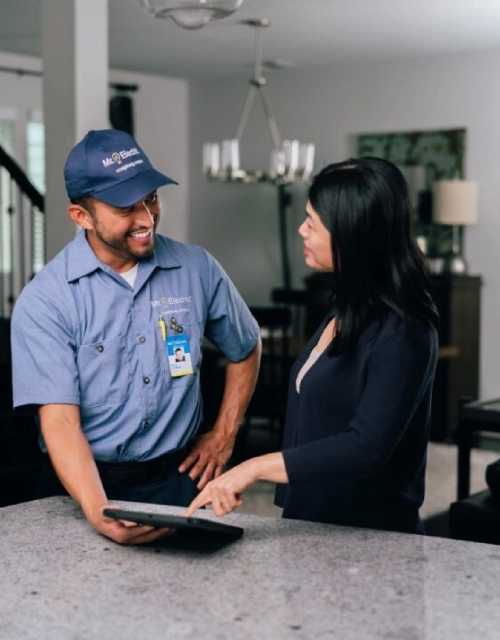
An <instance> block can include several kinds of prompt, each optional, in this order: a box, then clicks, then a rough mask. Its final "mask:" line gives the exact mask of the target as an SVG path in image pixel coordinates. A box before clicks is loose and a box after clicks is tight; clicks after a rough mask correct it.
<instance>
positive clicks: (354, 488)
mask: <svg viewBox="0 0 500 640" xmlns="http://www.w3.org/2000/svg"><path fill="white" fill-rule="evenodd" d="M331 317H332V314H330V315H329V316H327V317H326V318H325V319H324V321H323V323H322V325H321V326H320V327H319V328H318V330H317V331H316V333H315V334H314V336H313V337H312V338H311V340H310V342H309V344H308V346H307V347H306V349H305V350H304V352H303V354H302V355H301V356H300V357H299V358H298V359H297V361H296V362H295V364H294V366H293V368H292V375H291V378H290V387H289V391H288V403H287V415H286V424H285V433H284V439H283V447H282V448H283V456H284V459H285V466H286V470H287V473H288V478H289V484H288V485H278V488H277V490H276V496H275V503H276V504H277V505H278V506H280V507H282V508H283V517H285V518H296V519H300V520H314V521H318V522H329V523H334V524H342V525H351V526H361V527H370V528H376V529H390V530H395V531H407V532H414V533H421V532H423V527H422V523H421V520H420V518H419V514H418V510H419V507H420V506H421V504H422V502H423V499H424V488H425V487H424V480H425V465H426V450H427V442H428V439H429V431H430V416H431V394H432V385H433V381H434V375H435V369H436V362H437V344H438V341H437V332H436V330H435V329H429V328H426V327H423V326H422V325H420V324H418V323H417V322H415V321H413V320H410V319H407V320H402V319H401V318H400V317H399V316H397V315H396V314H395V313H394V312H392V311H390V312H389V313H388V314H387V317H386V318H385V320H383V321H382V323H374V324H372V325H371V326H370V327H369V328H368V329H367V330H366V331H365V332H364V333H363V334H362V336H361V338H360V340H359V343H358V346H357V347H356V349H355V350H354V351H353V352H351V353H349V354H341V355H338V356H330V355H329V354H328V353H327V352H326V351H325V352H324V353H322V354H321V356H320V357H319V359H318V360H317V361H316V362H315V363H314V364H313V366H312V367H311V369H310V370H309V371H308V372H307V373H306V375H305V376H304V378H303V380H302V384H301V388H300V395H299V394H298V393H297V392H296V389H295V379H296V377H297V373H298V371H299V370H300V368H301V367H302V365H303V364H304V362H305V361H306V359H307V357H308V356H309V354H310V352H311V350H312V348H313V346H314V345H315V344H316V343H317V341H318V339H319V336H320V335H321V333H322V331H323V329H324V327H325V325H326V323H327V322H328V321H329V320H330V319H331Z"/></svg>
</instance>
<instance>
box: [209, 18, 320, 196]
mask: <svg viewBox="0 0 500 640" xmlns="http://www.w3.org/2000/svg"><path fill="white" fill-rule="evenodd" d="M243 24H246V25H248V26H250V27H252V28H254V29H255V64H254V73H253V77H252V78H251V79H250V88H249V90H248V93H247V97H246V100H245V103H244V105H243V109H242V111H241V116H240V119H239V122H238V126H237V128H236V131H235V134H234V136H233V138H231V139H228V140H223V141H222V144H220V143H218V142H207V143H205V144H204V145H203V172H204V173H205V175H206V176H207V177H208V178H210V179H212V180H220V181H224V182H245V183H251V182H272V183H276V184H287V183H301V182H308V181H309V179H310V177H311V174H312V171H313V165H314V153H315V147H314V144H311V143H300V142H299V141H298V140H284V141H282V139H281V136H280V133H279V130H278V125H277V122H276V117H275V115H274V112H273V109H272V106H271V101H270V100H269V96H268V93H267V89H266V85H267V79H266V78H265V77H264V76H263V75H262V30H263V29H264V28H265V27H268V26H270V22H269V20H268V19H267V18H262V19H260V20H245V21H243ZM257 94H258V95H259V97H260V100H261V104H262V108H263V110H264V114H265V118H266V123H267V126H268V129H269V133H270V136H271V141H272V150H271V154H270V162H269V167H268V168H267V169H265V170H257V171H248V170H245V169H243V168H242V167H241V166H240V144H241V138H242V136H243V133H244V131H245V127H246V124H247V119H248V116H249V113H250V109H251V107H252V104H253V101H254V99H255V96H256V95H257Z"/></svg>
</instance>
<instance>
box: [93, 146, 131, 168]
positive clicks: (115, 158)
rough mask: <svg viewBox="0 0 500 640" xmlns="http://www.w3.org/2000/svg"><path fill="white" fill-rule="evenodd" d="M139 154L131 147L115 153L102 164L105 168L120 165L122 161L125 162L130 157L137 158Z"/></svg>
mask: <svg viewBox="0 0 500 640" xmlns="http://www.w3.org/2000/svg"><path fill="white" fill-rule="evenodd" d="M139 153H140V151H139V149H138V148H137V147H131V148H130V149H124V150H123V151H115V152H114V153H112V154H111V157H110V158H104V160H103V161H102V164H103V165H104V166H105V167H109V166H110V165H112V164H121V163H122V161H123V160H126V159H127V158H130V157H131V156H137V155H139Z"/></svg>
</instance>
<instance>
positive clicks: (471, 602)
mask: <svg viewBox="0 0 500 640" xmlns="http://www.w3.org/2000/svg"><path fill="white" fill-rule="evenodd" d="M121 504H122V505H123V506H125V507H129V508H141V507H144V506H145V505H138V504H136V503H121ZM150 508H151V509H152V510H155V511H158V512H162V511H163V512H167V513H181V509H178V508H173V507H172V508H171V507H160V506H154V507H150ZM201 515H202V517H207V518H213V517H214V516H213V514H211V512H209V511H207V512H203V513H202V514H201ZM222 521H223V522H227V523H229V524H237V525H239V526H242V527H244V529H245V532H244V534H243V536H242V538H240V539H238V540H236V541H234V542H231V543H229V544H226V545H223V546H221V545H219V544H215V543H208V542H206V543H203V542H202V541H200V540H197V539H189V540H188V539H186V538H185V537H184V538H182V537H180V536H179V535H177V537H174V538H170V539H168V540H167V541H165V542H162V543H156V544H154V545H149V546H147V547H139V546H136V547H124V546H120V545H118V544H116V543H113V542H111V541H110V540H108V539H107V538H104V537H102V536H100V535H99V534H98V533H96V532H95V531H94V530H93V529H92V528H91V527H90V526H89V525H88V523H87V522H86V521H85V520H84V518H83V517H82V514H81V512H80V510H79V508H78V507H77V506H76V504H75V503H74V502H73V501H72V500H70V499H69V498H48V499H45V500H39V501H34V502H28V503H23V504H18V505H13V506H9V507H4V508H3V509H0V638H1V640H18V639H21V638H22V639H27V638H33V639H36V640H45V639H47V640H49V639H50V640H83V639H87V638H92V639H94V638H96V639H97V638H118V639H119V640H128V639H129V638H130V639H133V640H137V639H138V638H141V639H142V638H147V639H148V640H151V639H156V638H158V639H164V638H165V639H168V640H170V639H172V640H191V639H195V640H202V639H205V638H206V639H212V638H214V639H221V640H226V639H227V640H240V639H241V640H243V639H245V640H246V639H250V638H251V639H252V640H254V639H255V640H263V639H266V640H267V639H269V640H280V639H282V638H287V639H288V638H291V639H296V640H321V639H330V638H335V639H336V638H339V639H342V640H365V639H366V640H371V639H382V638H386V639H392V640H420V639H422V640H424V639H425V640H447V639H448V638H449V639H450V640H489V639H490V638H491V639H492V640H493V639H495V640H498V638H500V596H499V595H498V594H499V590H498V582H499V577H500V547H497V546H492V545H486V544H478V543H472V542H462V541H455V540H446V539H441V538H430V537H429V538H423V537H420V536H413V535H405V534H397V533H386V532H379V531H370V530H366V529H351V528H346V527H335V526H330V525H321V524H313V523H306V522H298V521H293V520H288V521H287V520H281V519H275V518H263V517H258V516H252V515H238V514H237V513H236V514H231V515H230V516H227V517H226V518H224V519H223V520H222Z"/></svg>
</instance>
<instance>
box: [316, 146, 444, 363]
mask: <svg viewBox="0 0 500 640" xmlns="http://www.w3.org/2000/svg"><path fill="white" fill-rule="evenodd" d="M309 201H310V203H311V205H312V207H313V208H314V210H315V211H316V213H317V214H318V215H319V216H320V218H321V220H322V222H323V224H324V225H325V226H326V228H327V229H328V230H329V231H330V233H331V238H332V254H333V263H334V265H335V267H334V271H333V274H332V295H333V296H334V299H335V310H336V311H335V313H336V318H337V334H336V337H335V340H334V341H333V343H332V348H331V352H332V353H340V352H344V351H347V350H349V349H351V348H352V347H353V346H355V345H356V343H357V341H358V339H359V337H360V335H361V333H362V331H363V330H364V329H365V328H366V327H367V326H368V324H369V323H370V322H372V321H373V320H376V319H382V318H383V317H384V316H385V315H386V313H387V312H388V310H389V309H392V310H393V311H395V312H396V313H397V314H398V315H399V316H401V317H410V318H413V319H415V320H417V321H418V322H420V323H421V324H423V325H425V326H429V327H431V326H436V325H437V322H438V313H437V310H436V307H435V305H434V302H433V300H432V296H431V293H430V281H429V272H428V267H427V262H426V260H425V257H424V256H423V254H422V252H421V251H420V249H419V247H418V245H417V243H416V240H415V238H414V236H413V232H412V208H411V205H410V201H409V197H408V188H407V185H406V180H405V178H404V176H403V174H402V173H401V171H400V170H399V169H398V168H397V167H396V166H395V165H394V164H392V163H391V162H388V161H387V160H383V159H381V158H372V157H364V158H352V159H349V160H346V161H344V162H339V163H335V164H330V165H328V166H327V167H325V168H324V169H323V170H322V171H321V172H320V173H318V174H317V175H316V176H315V178H314V180H313V182H312V185H311V187H310V189H309Z"/></svg>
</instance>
